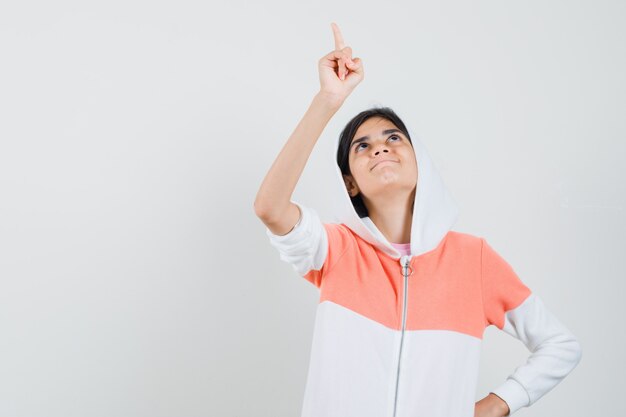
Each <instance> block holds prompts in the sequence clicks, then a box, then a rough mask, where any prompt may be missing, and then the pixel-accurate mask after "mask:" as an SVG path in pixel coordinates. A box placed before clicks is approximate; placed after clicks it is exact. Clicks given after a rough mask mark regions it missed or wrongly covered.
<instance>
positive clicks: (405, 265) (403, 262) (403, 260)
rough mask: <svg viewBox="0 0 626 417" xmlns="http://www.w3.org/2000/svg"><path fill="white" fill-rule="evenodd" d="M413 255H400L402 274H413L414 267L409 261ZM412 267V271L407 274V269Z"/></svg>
mask: <svg viewBox="0 0 626 417" xmlns="http://www.w3.org/2000/svg"><path fill="white" fill-rule="evenodd" d="M410 259H411V257H410V256H409V255H402V256H401V257H400V265H401V266H402V275H403V276H405V277H407V276H409V275H411V274H413V268H411V267H410V266H409V261H410ZM407 269H410V270H411V273H410V274H408V275H407V273H406V270H407Z"/></svg>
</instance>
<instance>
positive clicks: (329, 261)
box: [265, 201, 347, 288]
mask: <svg viewBox="0 0 626 417" xmlns="http://www.w3.org/2000/svg"><path fill="white" fill-rule="evenodd" d="M291 202H292V203H294V204H295V205H297V206H298V208H299V209H300V218H299V219H298V222H297V223H296V225H295V226H294V227H293V229H291V230H290V231H289V232H288V233H287V234H285V235H276V234H274V233H272V231H271V230H270V229H269V228H268V227H266V228H265V232H266V234H267V236H268V237H269V239H270V243H271V244H272V246H274V247H275V248H276V249H277V250H278V253H279V255H280V259H281V260H283V261H285V262H287V263H289V264H291V266H292V267H293V269H294V270H295V271H296V272H297V273H298V274H299V275H300V276H302V277H304V278H305V279H306V280H307V281H309V282H310V283H312V284H313V285H315V286H316V287H318V288H319V287H320V286H321V285H322V281H323V277H324V275H325V274H327V273H328V271H329V270H330V268H331V266H332V265H334V264H335V262H336V260H338V259H339V258H340V257H341V255H343V253H344V252H345V247H346V246H347V242H346V236H345V233H343V232H342V230H341V228H340V226H339V225H338V224H334V223H322V221H321V220H320V218H319V216H318V214H317V212H316V211H315V210H314V209H312V208H310V207H306V206H304V205H303V204H301V203H298V202H296V201H291Z"/></svg>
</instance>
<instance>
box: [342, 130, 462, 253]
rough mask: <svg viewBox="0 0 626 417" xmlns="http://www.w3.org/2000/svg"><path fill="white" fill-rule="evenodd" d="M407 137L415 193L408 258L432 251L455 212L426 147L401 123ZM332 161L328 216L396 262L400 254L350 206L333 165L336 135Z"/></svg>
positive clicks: (456, 211)
mask: <svg viewBox="0 0 626 417" xmlns="http://www.w3.org/2000/svg"><path fill="white" fill-rule="evenodd" d="M403 121H404V123H405V126H406V128H407V130H408V132H409V134H410V135H411V143H412V144H413V150H414V151H415V159H416V161H417V172H418V175H417V185H416V187H417V189H416V190H415V204H414V205H413V221H412V223H411V257H413V256H418V255H421V254H422V253H425V252H428V251H430V250H432V249H435V248H436V247H437V246H438V245H439V243H440V242H441V240H442V239H443V238H444V237H445V236H446V234H447V233H448V231H450V229H451V228H452V226H453V225H454V223H455V222H456V220H457V218H458V215H459V210H458V206H457V204H456V202H455V200H454V199H453V198H452V195H451V194H450V192H449V191H448V189H447V188H446V186H445V185H444V183H443V180H442V178H441V176H440V175H439V172H438V171H437V169H436V168H435V166H434V164H433V162H432V160H431V159H430V156H429V155H428V151H427V150H426V147H425V146H424V144H423V143H422V141H421V140H420V138H419V137H417V135H416V134H415V133H414V132H413V131H412V130H411V129H410V126H409V124H408V123H407V122H406V121H405V120H403ZM336 136H337V137H336V138H335V146H334V152H333V154H332V157H333V166H334V167H335V173H336V181H335V182H336V184H337V186H336V187H334V188H335V191H334V193H335V195H334V196H331V197H333V198H331V201H332V202H333V203H334V207H333V211H332V215H333V217H334V219H333V220H334V221H335V222H337V223H343V224H344V225H346V226H347V227H348V228H350V229H351V230H352V231H353V232H354V233H356V234H357V235H359V236H360V237H361V238H362V239H363V240H365V241H367V242H369V243H370V244H372V245H374V246H376V247H377V248H378V249H380V250H381V251H382V252H384V253H386V254H388V255H389V256H391V257H393V258H400V256H401V254H400V252H398V251H397V250H396V249H395V248H394V247H393V246H391V243H390V242H389V241H388V240H387V238H385V236H384V235H383V234H382V232H381V231H380V230H379V229H378V227H376V224H374V222H373V221H372V220H371V219H370V218H369V217H363V218H361V217H359V215H358V213H357V211H356V210H355V208H354V206H353V205H352V201H351V200H350V195H349V194H348V191H347V190H346V186H345V183H344V181H343V176H342V174H341V169H340V168H339V165H338V164H337V158H336V155H337V150H338V149H339V140H340V138H339V135H336Z"/></svg>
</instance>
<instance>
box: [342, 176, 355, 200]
mask: <svg viewBox="0 0 626 417" xmlns="http://www.w3.org/2000/svg"><path fill="white" fill-rule="evenodd" d="M343 182H344V183H345V184H346V190H347V191H348V194H349V195H350V197H356V196H357V194H359V186H358V185H357V184H356V181H355V180H354V178H353V177H352V175H345V174H344V175H343Z"/></svg>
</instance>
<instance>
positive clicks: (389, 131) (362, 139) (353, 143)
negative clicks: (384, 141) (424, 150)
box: [350, 129, 402, 149]
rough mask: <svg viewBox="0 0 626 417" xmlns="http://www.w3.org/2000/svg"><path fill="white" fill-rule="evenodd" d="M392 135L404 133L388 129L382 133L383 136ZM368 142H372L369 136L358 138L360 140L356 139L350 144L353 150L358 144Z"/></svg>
mask: <svg viewBox="0 0 626 417" xmlns="http://www.w3.org/2000/svg"><path fill="white" fill-rule="evenodd" d="M390 133H402V131H401V130H399V129H387V130H383V131H382V134H383V135H388V134H390ZM367 140H370V137H369V136H363V137H360V138H358V139H355V140H354V141H353V142H352V143H351V144H350V149H352V147H353V146H354V145H355V144H357V143H359V142H363V141H367Z"/></svg>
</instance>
